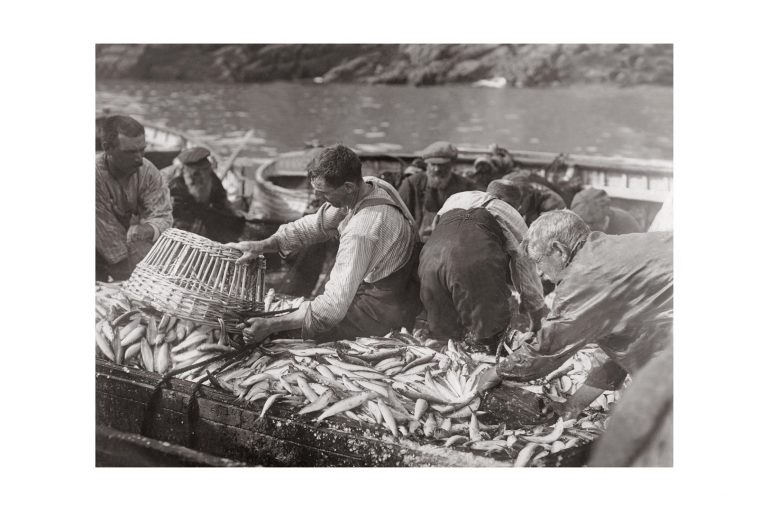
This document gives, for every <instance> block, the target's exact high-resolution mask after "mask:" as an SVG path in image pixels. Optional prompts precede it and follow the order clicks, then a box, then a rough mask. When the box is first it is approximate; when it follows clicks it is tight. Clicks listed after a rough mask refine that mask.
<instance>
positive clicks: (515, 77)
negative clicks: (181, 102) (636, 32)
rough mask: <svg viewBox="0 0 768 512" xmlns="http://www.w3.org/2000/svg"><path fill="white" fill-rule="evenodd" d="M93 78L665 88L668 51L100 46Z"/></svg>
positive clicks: (651, 47)
mask: <svg viewBox="0 0 768 512" xmlns="http://www.w3.org/2000/svg"><path fill="white" fill-rule="evenodd" d="M96 78H97V79H116V78H129V79H140V80H183V81H214V82H240V83H244V82H269V81H276V80H314V81H315V82H318V83H329V82H346V83H359V84H408V85H415V86H429V85H441V84H447V83H474V82H477V81H479V80H488V79H495V81H494V85H497V86H508V87H549V86H558V85H570V84H577V83H578V84H581V83H609V84H615V85H619V86H630V85H640V84H655V85H665V86H671V85H672V81H673V50H672V45H671V44H632V45H629V44H545V45H542V44H504V45H487V44H482V45H480V44H478V45H458V44H432V45H419V44H400V45H397V44H394V45H383V44H293V45H290V44H253V45H245V44H227V45H223V44H219V45H216V44H207V45H206V44H197V45H184V44H175V45H152V44H144V45H141V44H133V45H126V44H100V45H96Z"/></svg>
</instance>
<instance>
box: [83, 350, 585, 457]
mask: <svg viewBox="0 0 768 512" xmlns="http://www.w3.org/2000/svg"><path fill="white" fill-rule="evenodd" d="M522 392H523V391H521V393H522ZM531 396H535V395H531ZM512 403H513V405H512V407H514V408H515V409H514V412H515V416H516V417H517V418H518V419H519V421H520V423H521V424H522V423H532V422H535V420H536V415H537V414H538V408H537V409H536V412H533V408H532V407H531V406H530V403H531V402H530V401H529V400H527V399H525V398H521V399H520V400H517V401H512ZM261 405H262V404H261V402H259V403H258V404H256V405H252V404H249V403H247V402H245V403H244V402H242V401H238V400H237V399H236V398H235V397H234V396H232V395H231V394H227V393H221V392H219V391H217V390H215V389H214V388H212V387H209V386H206V385H203V386H200V387H197V388H196V385H195V384H194V383H192V382H189V381H185V380H179V379H169V381H168V382H167V383H163V384H162V385H161V376H160V375H158V374H156V373H152V372H146V371H143V370H140V369H137V368H130V367H126V366H121V365H117V364H114V363H111V362H109V361H106V360H102V359H97V360H96V425H97V432H96V455H97V457H96V458H97V464H98V465H105V466H143V465H149V466H161V465H162V466H190V465H192V466H232V465H242V464H246V465H261V466H294V467H295V466H301V467H321V466H322V467H324V466H334V467H363V466H387V467H412V466H436V467H498V466H511V461H510V460H509V458H508V457H499V456H491V455H482V454H477V452H471V451H469V450H468V449H455V448H443V447H442V444H443V443H442V442H437V441H434V440H432V441H431V442H427V441H423V442H422V441H418V440H415V439H402V438H400V439H398V440H395V439H393V438H392V437H391V436H388V435H385V436H382V433H381V432H382V430H383V429H378V428H376V427H374V426H371V425H368V424H364V425H361V424H359V423H357V422H354V421H352V420H349V419H348V418H346V417H344V416H335V417H333V418H329V419H328V420H327V421H326V422H323V423H322V424H319V425H318V424H315V423H314V422H313V421H312V420H311V419H307V417H306V416H299V415H297V414H296V410H295V409H289V408H287V407H283V406H281V404H280V403H276V404H275V405H273V406H272V407H271V408H270V409H269V411H268V413H267V414H266V415H265V416H264V417H263V418H260V417H259V416H260V412H261ZM508 427H509V428H516V426H515V425H511V424H508ZM590 448H591V443H589V442H587V441H584V442H582V443H579V444H577V445H576V446H574V447H573V448H570V449H568V450H564V451H561V452H558V453H555V454H550V455H547V456H546V457H544V458H542V459H540V460H538V461H536V462H535V465H538V466H579V465H583V464H584V463H585V462H586V460H587V457H588V454H589V450H590Z"/></svg>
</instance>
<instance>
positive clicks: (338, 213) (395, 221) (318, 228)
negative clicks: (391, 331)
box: [274, 177, 415, 339]
mask: <svg viewBox="0 0 768 512" xmlns="http://www.w3.org/2000/svg"><path fill="white" fill-rule="evenodd" d="M363 180H364V181H365V182H366V183H370V184H372V185H373V190H372V191H371V193H370V194H368V196H366V197H365V198H364V199H363V200H362V201H358V202H357V203H356V204H355V206H354V207H353V208H352V209H349V208H335V207H333V206H331V205H330V204H329V203H324V204H323V205H322V206H321V207H320V209H319V210H318V211H317V213H314V214H312V215H307V216H305V217H302V218H301V219H298V220H296V221H294V222H291V223H289V224H284V225H282V226H280V229H278V231H277V233H275V235H274V236H275V238H276V240H277V243H278V247H279V251H280V254H281V255H282V256H285V255H286V254H287V253H289V252H292V251H295V250H297V249H301V248H303V247H306V246H308V245H312V244H316V243H320V242H324V241H326V240H329V239H331V238H338V239H339V250H338V252H337V253H336V263H335V264H334V266H333V269H332V270H331V274H330V276H329V279H328V282H327V283H326V285H325V291H324V292H323V294H322V295H319V296H317V297H315V298H314V299H313V300H312V301H311V302H308V303H307V302H305V303H304V304H306V306H303V309H304V310H305V316H304V325H303V328H302V336H303V337H304V338H305V339H306V338H311V337H312V336H313V335H315V334H317V333H320V332H325V331H328V330H330V329H331V328H333V327H334V326H335V325H336V324H338V323H339V322H341V321H342V320H343V319H344V317H345V316H346V314H347V310H348V309H349V306H350V304H352V300H353V299H354V298H355V294H356V292H357V289H358V288H359V287H360V285H361V284H362V282H363V281H365V282H366V283H375V282H376V281H379V280H381V279H383V278H385V277H387V276H389V275H390V274H392V273H393V272H395V271H397V270H399V269H400V268H401V267H402V266H403V265H405V264H406V263H407V262H408V259H409V258H410V256H411V251H412V250H413V247H414V245H415V237H414V236H413V229H414V228H413V224H414V222H413V217H412V216H411V215H410V213H408V209H407V208H406V206H405V204H404V203H403V201H402V199H400V196H399V195H398V193H397V191H396V190H395V189H394V188H393V187H392V185H390V184H389V183H387V182H385V181H383V180H380V179H378V178H374V177H365V178H363ZM373 199H386V200H390V201H392V202H394V203H395V204H398V205H399V206H400V210H398V208H393V207H392V206H391V205H377V206H369V207H365V203H366V202H368V201H370V200H373ZM360 206H363V208H359V207H360ZM403 212H404V213H405V215H407V217H406V216H404V213H403Z"/></svg>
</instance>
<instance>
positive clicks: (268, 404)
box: [259, 393, 283, 418]
mask: <svg viewBox="0 0 768 512" xmlns="http://www.w3.org/2000/svg"><path fill="white" fill-rule="evenodd" d="M281 396H283V394H282V393H275V394H274V395H271V396H270V397H269V398H267V401H266V402H264V407H262V408H261V414H259V418H263V417H264V415H265V414H267V411H268V410H269V408H270V407H272V404H273V403H275V402H276V401H277V399H278V398H280V397H281Z"/></svg>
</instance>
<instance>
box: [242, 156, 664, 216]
mask: <svg viewBox="0 0 768 512" xmlns="http://www.w3.org/2000/svg"><path fill="white" fill-rule="evenodd" d="M458 149H459V157H458V159H457V163H456V166H457V171H458V172H459V173H466V172H467V171H468V170H469V169H471V168H472V166H473V163H474V161H475V159H476V158H477V157H479V156H481V155H489V154H490V151H489V149H488V148H481V147H473V146H459V147H458ZM313 151H315V150H314V149H309V150H304V151H293V152H289V153H284V154H282V155H280V156H278V157H277V158H273V159H271V160H268V161H266V162H264V163H263V164H261V165H260V166H258V167H256V168H254V169H247V168H246V169H245V170H244V171H243V172H244V176H243V178H244V180H245V182H246V188H245V189H244V191H243V194H244V195H245V197H249V198H250V203H251V204H250V209H249V215H250V217H251V218H254V219H273V220H276V221H280V222H289V221H292V220H295V219H297V218H299V217H301V216H302V215H303V214H304V213H305V210H306V209H307V205H308V203H309V201H310V200H311V199H312V190H311V188H310V186H309V183H308V180H307V178H306V173H305V172H304V168H305V166H306V164H307V163H308V162H309V160H310V159H311V158H312V156H313V155H314V153H313ZM358 154H359V156H360V159H361V161H362V163H363V174H364V175H366V176H379V175H381V174H383V173H386V172H395V173H401V172H402V171H403V170H404V169H405V167H407V165H408V164H409V163H410V162H411V161H412V160H413V159H414V158H416V156H417V155H415V154H413V153H398V152H386V153H382V152H367V151H360V152H358ZM510 154H511V155H512V157H513V158H514V161H515V169H516V170H531V171H533V172H535V173H536V174H537V175H539V176H541V177H542V178H545V179H546V180H547V181H549V182H550V183H556V182H557V181H559V179H561V178H563V177H568V178H571V177H573V176H579V177H580V178H581V180H582V182H583V183H584V186H587V187H595V188H601V189H604V190H605V191H606V192H607V193H608V194H609V195H610V197H611V199H612V203H613V204H614V205H615V206H618V207H620V208H623V209H625V210H627V211H629V212H630V213H632V214H633V215H634V216H635V217H636V218H637V219H638V221H639V222H640V224H641V226H642V227H646V228H647V227H648V226H649V225H650V223H651V221H652V220H653V217H654V216H655V215H656V213H657V212H658V211H659V209H660V208H661V205H662V203H663V202H664V200H665V199H666V198H667V196H668V195H669V194H670V193H671V192H672V187H673V182H672V162H671V161H669V160H644V159H635V158H621V157H605V156H591V155H575V154H561V155H558V154H555V153H546V152H538V151H522V150H511V151H510ZM553 163H556V165H552V164H553Z"/></svg>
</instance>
